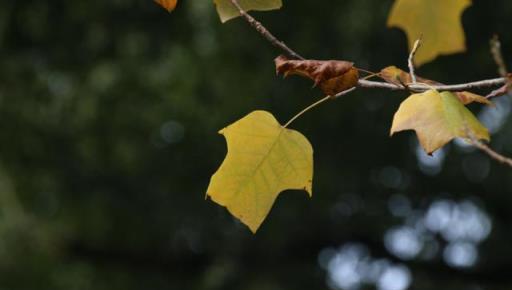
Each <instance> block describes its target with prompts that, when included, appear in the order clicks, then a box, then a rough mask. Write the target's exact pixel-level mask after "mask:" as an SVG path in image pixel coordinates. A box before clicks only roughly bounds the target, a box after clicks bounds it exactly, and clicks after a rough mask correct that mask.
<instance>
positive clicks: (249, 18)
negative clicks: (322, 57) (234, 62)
mask: <svg viewBox="0 0 512 290" xmlns="http://www.w3.org/2000/svg"><path fill="white" fill-rule="evenodd" d="M231 3H233V5H234V6H235V7H236V9H238V12H240V15H242V17H243V18H244V19H245V20H246V21H247V22H248V23H249V24H250V25H251V26H252V27H254V29H256V31H258V32H259V33H260V34H261V35H263V37H265V38H266V39H267V40H268V41H269V42H270V43H272V45H274V46H276V47H278V48H280V49H282V50H284V51H285V52H286V53H287V54H288V55H289V56H290V57H292V58H296V59H301V60H304V58H303V57H302V56H300V55H299V54H298V53H296V52H295V51H293V49H291V48H289V47H288V46H287V45H286V44H285V43H284V42H282V41H280V40H279V39H277V38H276V37H275V36H274V35H273V34H272V33H270V31H268V29H267V28H265V26H263V24H261V22H259V21H258V20H256V19H254V17H252V16H251V15H249V14H248V13H247V12H246V11H245V10H244V9H243V8H242V6H241V5H240V3H239V2H238V0H231Z"/></svg>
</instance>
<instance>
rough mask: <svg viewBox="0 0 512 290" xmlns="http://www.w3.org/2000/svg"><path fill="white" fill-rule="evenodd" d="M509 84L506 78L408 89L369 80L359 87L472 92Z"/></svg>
mask: <svg viewBox="0 0 512 290" xmlns="http://www.w3.org/2000/svg"><path fill="white" fill-rule="evenodd" d="M506 82H507V79H506V78H495V79H488V80H482V81H476V82H470V83H465V84H456V85H433V86H430V85H429V86H427V85H424V84H419V83H417V84H411V85H409V86H408V87H405V86H402V85H395V84H391V83H385V82H375V81H368V80H359V82H358V86H359V87H362V88H371V89H389V90H395V91H398V90H408V89H410V90H413V91H427V90H430V89H436V90H438V91H465V90H471V89H476V88H486V87H494V86H499V85H503V84H505V83H506Z"/></svg>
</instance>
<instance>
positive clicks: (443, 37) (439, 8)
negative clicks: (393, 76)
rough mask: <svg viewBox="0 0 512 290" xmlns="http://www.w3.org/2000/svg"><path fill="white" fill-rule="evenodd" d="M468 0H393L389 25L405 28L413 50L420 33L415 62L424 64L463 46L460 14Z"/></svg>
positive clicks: (459, 50)
mask: <svg viewBox="0 0 512 290" xmlns="http://www.w3.org/2000/svg"><path fill="white" fill-rule="evenodd" d="M470 5H471V0H396V1H395V3H394V5H393V8H392V9H391V13H390V15H389V19H388V26H389V27H394V26H396V27H400V28H402V29H403V30H405V32H406V34H407V38H408V40H409V47H410V49H411V50H412V47H413V45H414V42H415V41H416V40H417V39H419V38H420V37H423V42H422V47H421V49H420V50H419V51H418V52H417V54H416V59H415V61H416V63H417V64H418V65H422V64H425V63H427V62H430V61H432V60H434V59H435V58H436V57H437V56H439V55H444V54H453V53H458V52H463V51H465V50H466V45H465V36H464V29H463V27H462V23H461V20H460V18H461V15H462V13H463V12H464V10H465V9H466V8H467V7H469V6H470Z"/></svg>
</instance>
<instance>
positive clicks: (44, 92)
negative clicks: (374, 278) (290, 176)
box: [0, 0, 512, 290]
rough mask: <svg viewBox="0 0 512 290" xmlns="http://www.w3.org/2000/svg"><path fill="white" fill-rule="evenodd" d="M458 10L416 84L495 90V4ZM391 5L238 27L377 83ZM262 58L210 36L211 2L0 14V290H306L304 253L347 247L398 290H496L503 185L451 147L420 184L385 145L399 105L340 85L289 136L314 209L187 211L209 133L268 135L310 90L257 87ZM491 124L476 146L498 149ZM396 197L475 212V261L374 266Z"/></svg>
mask: <svg viewBox="0 0 512 290" xmlns="http://www.w3.org/2000/svg"><path fill="white" fill-rule="evenodd" d="M473 2H474V5H473V6H472V7H471V8H470V9H469V10H467V12H466V13H465V14H464V17H463V23H464V26H465V28H466V33H467V44H468V52H467V53H464V54H458V55H454V56H449V57H442V58H440V59H438V60H437V61H435V62H433V63H431V64H428V65H426V66H424V67H422V68H421V69H420V70H419V74H421V75H423V76H425V77H428V78H430V79H435V80H439V81H443V82H446V83H455V82H460V81H469V80H477V79H482V78H488V77H493V76H495V75H496V67H495V65H494V63H493V61H492V58H491V57H490V55H489V49H488V40H489V39H490V37H491V36H492V35H493V34H494V33H498V34H499V35H500V36H501V39H502V42H503V47H504V50H505V52H506V53H505V57H506V59H507V60H509V64H510V60H511V59H512V56H510V51H511V49H512V35H511V34H510V33H509V32H508V28H509V27H510V24H511V21H510V15H509V14H510V13H509V12H510V11H511V9H512V2H509V1H504V0H501V1H483V0H475V1H473ZM391 4H392V1H391V0H385V1H381V0H346V1H335V0H324V1H314V2H312V1H285V7H284V9H282V10H280V11H274V12H269V13H254V15H255V16H256V17H258V19H260V20H261V21H262V22H263V23H265V24H267V26H268V27H269V28H270V29H271V30H272V31H273V32H274V33H275V34H276V35H278V36H279V37H280V38H282V39H283V40H285V42H286V43H287V44H289V45H290V46H292V47H293V48H294V49H296V50H297V51H298V52H299V53H301V54H303V55H305V56H307V57H311V58H318V59H346V60H351V61H354V62H355V63H356V65H357V66H358V67H362V68H367V69H369V70H374V71H377V70H379V69H381V68H382V67H384V66H387V65H390V64H395V65H398V66H401V67H405V64H406V58H407V46H406V39H405V35H404V33H403V32H401V31H399V30H395V29H393V30H390V29H387V28H386V27H385V26H384V24H385V23H386V17H387V13H388V12H389V8H390V7H391ZM279 53H280V52H279V51H276V50H275V49H274V48H273V47H271V46H270V45H269V44H268V43H267V42H265V41H264V40H263V39H262V38H261V36H260V35H258V34H257V33H255V32H254V31H253V30H252V29H251V28H250V27H249V26H248V25H247V24H246V23H245V22H243V20H241V19H236V20H233V21H230V22H228V23H227V24H225V25H221V24H220V22H219V20H218V18H217V16H216V15H215V10H214V7H213V4H212V3H211V1H200V0H184V1H181V2H180V3H179V5H178V8H177V10H176V11H175V12H173V13H172V14H171V15H169V14H168V13H167V12H166V11H165V10H163V9H161V8H160V7H158V6H157V5H155V4H154V3H153V2H152V1H150V0H143V1H135V0H111V1H100V0H89V1H62V0H52V1H50V0H27V1H2V2H0V288H2V289H39V290H43V289H66V290H70V289H97V290H102V289H105V290H106V289H125V290H130V289H154V290H156V289H238V290H240V289H248V290H249V289H258V290H263V289H266V290H273V289H326V288H327V287H328V286H327V285H326V282H325V280H326V273H325V271H324V270H322V269H321V268H320V267H319V265H318V263H317V256H318V254H319V253H320V251H321V250H322V249H323V248H325V247H337V246H340V245H343V244H344V243H346V242H353V241H356V242H360V243H364V244H366V245H367V246H368V247H369V248H370V250H371V252H372V255H373V256H376V257H386V258H388V259H391V260H392V261H394V262H397V263H405V264H406V265H407V266H408V267H409V268H410V269H411V271H412V274H413V278H414V279H413V287H414V289H488V288H489V289H490V288H492V289H510V287H512V279H511V278H510V276H509V273H508V272H509V271H508V269H510V267H511V266H512V247H511V245H512V243H511V241H512V234H511V232H510V230H509V229H510V227H511V225H512V214H511V212H512V211H510V206H511V205H512V171H510V170H509V169H508V168H505V167H503V166H501V165H499V164H496V163H495V162H492V161H489V160H488V159H487V158H485V157H483V155H481V153H479V152H476V151H467V150H460V148H459V147H457V146H456V145H451V146H449V148H448V151H447V153H448V154H447V156H446V158H445V160H444V162H443V163H442V169H440V172H436V173H432V172H430V173H431V174H432V175H429V174H428V171H425V170H421V169H420V167H421V166H420V165H421V164H420V161H419V160H420V159H419V157H417V156H416V153H415V152H416V144H415V143H414V141H413V140H414V138H413V135H412V134H407V133H404V134H401V135H399V136H397V137H394V138H392V139H390V138H388V130H389V126H390V123H391V118H392V114H393V112H394V111H395V110H396V108H397V107H398V104H399V103H400V101H401V100H402V99H403V97H404V96H405V95H404V93H397V92H389V91H380V90H358V91H357V92H355V93H353V94H351V95H349V96H347V97H344V98H342V99H340V100H338V101H336V102H333V103H331V104H328V105H325V106H323V107H321V108H318V109H316V110H315V111H312V112H310V113H308V114H307V115H305V116H304V117H303V118H301V119H300V120H298V121H297V122H296V123H294V126H293V127H294V128H296V129H298V130H300V131H301V132H303V133H304V134H305V135H306V136H307V137H308V138H309V139H310V140H311V142H312V144H313V145H314V147H315V182H314V192H315V195H314V197H313V199H311V200H309V199H306V198H304V196H303V194H302V193H298V192H288V193H286V194H284V195H282V196H281V197H280V198H279V199H278V201H277V203H276V204H275V206H274V208H273V210H272V212H271V214H270V216H269V218H268V219H267V221H266V222H265V223H264V224H263V226H262V228H261V229H260V231H259V232H258V234H257V235H255V236H253V235H252V234H251V233H250V232H249V230H247V229H246V228H245V227H244V226H242V225H240V224H239V223H238V222H236V221H235V220H233V218H232V217H231V216H230V215H229V214H228V213H227V212H226V211H225V210H224V209H223V208H220V207H218V206H217V205H215V204H213V203H212V202H210V201H205V200H204V194H205V189H206V186H207V184H208V181H209V177H210V175H211V174H212V173H213V172H214V171H215V170H216V169H217V166H218V165H219V164H220V162H221V160H222V159H223V157H224V154H225V143H224V140H223V139H222V138H221V136H219V135H217V133H216V132H217V130H219V129H220V128H222V127H224V126H225V125H226V124H229V123H231V122H233V121H234V120H236V119H239V118H240V117H242V116H244V115H245V114H247V113H248V112H250V111H252V110H254V109H265V110H269V111H271V112H273V113H274V115H276V116H277V117H278V118H279V119H280V120H281V121H285V120H287V119H288V118H290V117H291V116H293V115H294V114H295V113H296V112H298V111H299V110H300V109H302V108H303V107H305V106H306V105H308V104H310V103H311V102H312V101H313V100H314V99H316V98H317V97H319V96H320V92H319V91H317V90H312V89H311V88H310V85H311V84H310V82H308V81H306V80H302V79H299V78H289V79H287V80H286V81H283V80H281V79H280V78H278V77H276V76H275V71H274V67H273V58H274V57H275V56H277V55H278V54H279ZM503 99H504V100H505V101H502V103H501V104H504V105H505V106H510V102H506V101H507V100H509V99H508V97H503ZM472 109H473V110H475V111H479V110H480V107H478V106H475V107H472ZM491 116H492V115H491ZM502 121H503V122H502V123H501V124H500V126H499V128H498V129H496V130H495V134H494V135H493V143H492V145H493V147H494V148H496V149H497V150H499V151H500V152H502V153H504V154H508V155H512V121H510V118H503V120H502ZM390 170H391V171H390ZM390 172H391V173H390ZM393 172H394V173H393ZM397 172H398V175H397ZM426 172H427V173H426ZM482 172H483V173H482ZM479 173H481V174H479ZM475 174H476V175H475ZM396 176H399V179H396ZM477 177H478V178H477ZM397 180H398V181H397ZM396 194H400V195H403V196H406V197H407V198H408V199H409V200H410V203H411V204H412V205H413V206H414V208H418V209H425V208H427V207H428V205H429V204H430V202H432V201H434V200H436V199H439V198H450V199H454V200H464V199H469V200H471V201H472V202H474V203H475V204H478V205H479V206H480V207H481V208H483V209H485V210H486V212H487V213H488V215H489V216H490V218H491V220H492V222H493V228H492V233H491V235H490V236H489V238H488V239H487V240H486V241H485V242H484V243H483V244H482V245H481V246H480V248H479V250H480V258H479V262H478V263H477V264H476V265H475V266H474V267H472V268H470V269H465V270H458V269H454V268H452V267H449V266H447V265H446V263H444V262H443V259H442V255H441V254H439V255H437V256H436V258H434V259H432V260H429V261H423V260H412V261H405V262H404V261H401V260H400V259H398V258H396V257H394V256H393V255H392V254H391V253H390V252H389V251H388V250H387V249H386V248H385V247H384V245H383V236H384V234H385V232H386V231H387V230H388V229H389V228H390V227H393V226H395V225H398V224H400V222H401V221H402V218H399V217H396V216H394V215H392V214H391V213H390V211H389V210H388V203H389V200H390V197H392V196H395V195H396ZM340 208H341V209H344V210H340ZM347 208H348V209H347ZM411 214H414V212H413V213H411ZM472 287H473V288H472ZM478 287H482V288H478Z"/></svg>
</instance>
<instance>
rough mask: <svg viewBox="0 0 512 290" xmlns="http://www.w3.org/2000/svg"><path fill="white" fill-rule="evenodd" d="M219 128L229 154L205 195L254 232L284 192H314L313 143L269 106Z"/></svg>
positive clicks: (213, 177)
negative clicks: (283, 122) (281, 121)
mask: <svg viewBox="0 0 512 290" xmlns="http://www.w3.org/2000/svg"><path fill="white" fill-rule="evenodd" d="M219 133H220V134H222V135H224V136H225V138H226V141H227V146H228V153H227V155H226V159H224V162H223V163H222V165H221V166H220V168H219V169H218V170H217V172H216V173H215V174H214V175H213V176H212V179H211V181H210V185H209V186H208V190H207V195H208V196H210V197H211V199H212V200H213V201H214V202H216V203H218V204H220V205H222V206H225V207H226V208H227V209H228V210H229V212H230V213H231V214H232V215H234V216H235V217H237V218H238V219H239V220H240V221H242V222H243V223H244V224H246V225H247V226H248V227H249V228H250V229H251V231H252V232H253V233H255V232H256V231H257V230H258V228H259V226H260V225H261V223H262V222H263V220H264V219H265V218H266V216H267V215H268V213H269V211H270V209H271V207H272V205H273V203H274V201H275V199H276V198H277V196H278V195H279V193H280V192H281V191H283V190H286V189H302V190H305V191H307V192H308V193H309V195H310V196H311V194H312V179H313V148H312V147H311V144H310V143H309V141H308V140H307V139H306V137H304V136H303V135H302V134H301V133H299V132H297V131H294V130H290V129H286V128H284V127H282V126H281V125H280V124H279V123H278V122H277V120H276V119H275V118H274V116H272V114H270V113H268V112H265V111H254V112H252V113H250V114H249V115H247V116H245V117H244V118H242V119H240V120H238V121H237V122H235V123H233V124H231V125H230V126H228V127H226V128H224V129H222V130H221V131H220V132H219Z"/></svg>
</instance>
